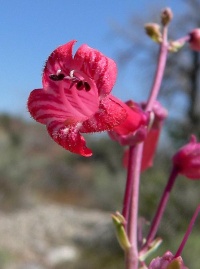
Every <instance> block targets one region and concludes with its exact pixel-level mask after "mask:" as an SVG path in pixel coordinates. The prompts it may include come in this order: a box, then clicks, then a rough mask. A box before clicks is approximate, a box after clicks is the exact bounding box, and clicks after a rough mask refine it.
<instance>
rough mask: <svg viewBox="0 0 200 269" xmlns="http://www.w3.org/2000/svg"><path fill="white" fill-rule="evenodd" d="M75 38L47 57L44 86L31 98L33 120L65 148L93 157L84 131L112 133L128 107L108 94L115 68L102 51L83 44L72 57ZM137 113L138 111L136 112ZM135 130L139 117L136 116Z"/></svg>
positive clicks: (33, 92) (113, 80)
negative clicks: (110, 131) (44, 126)
mask: <svg viewBox="0 0 200 269" xmlns="http://www.w3.org/2000/svg"><path fill="white" fill-rule="evenodd" d="M74 43H75V41H74V40H72V41H70V42H68V43H66V44H65V45H63V46H60V47H58V48H57V49H56V50H54V51H53V52H52V54H51V55H50V56H49V58H48V60H47V62H46V65H45V68H44V72H43V78H42V83H43V88H42V89H36V90H33V91H32V92H31V94H30V96H29V99H28V109H29V112H30V114H31V115H32V117H33V118H34V119H35V120H36V121H38V122H40V123H42V124H45V125H46V126H47V130H48V132H49V134H50V136H51V137H52V138H53V139H54V140H55V141H56V142H57V143H58V144H60V145H61V146H63V147H64V148H65V149H67V150H69V151H71V152H74V153H78V154H81V155H83V156H91V155H92V151H91V150H90V149H88V148H87V147H86V143H85V140H84V138H83V136H81V134H80V133H92V132H99V131H104V130H111V129H112V128H114V127H115V126H118V125H119V124H120V123H121V122H122V121H123V120H124V119H125V118H127V117H128V113H127V106H126V105H125V104H124V103H123V102H121V101H120V100H119V99H117V98H115V97H114V96H112V95H111V94H110V92H111V90H112V88H113V85H114V83H115V80H116V74H117V68H116V64H115V62H114V61H113V60H111V59H110V58H108V57H106V56H104V55H103V54H102V53H100V52H99V51H97V50H95V49H92V48H90V47H88V46H87V45H82V46H81V47H80V48H79V49H78V50H77V52H76V54H75V55H74V57H73V56H72V48H73V45H74ZM135 115H137V113H135ZM132 121H133V122H134V126H135V128H137V126H138V125H139V123H140V121H141V116H140V115H139V116H138V117H137V118H135V119H134V118H132Z"/></svg>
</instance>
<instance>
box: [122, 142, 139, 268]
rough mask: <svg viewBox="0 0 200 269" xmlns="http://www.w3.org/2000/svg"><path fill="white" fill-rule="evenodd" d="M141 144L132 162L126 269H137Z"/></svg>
mask: <svg viewBox="0 0 200 269" xmlns="http://www.w3.org/2000/svg"><path fill="white" fill-rule="evenodd" d="M142 151H143V143H140V144H138V145H137V146H136V147H135V152H134V153H135V154H134V158H133V162H132V175H131V176H132V180H133V185H132V193H131V194H132V196H131V199H130V209H131V210H130V212H129V222H128V237H129V241H130V243H131V248H130V249H129V251H128V253H127V256H126V264H127V267H126V268H127V269H137V268H138V244H137V227H138V225H137V223H138V198H139V187H140V171H141V160H142ZM133 168H134V169H133Z"/></svg>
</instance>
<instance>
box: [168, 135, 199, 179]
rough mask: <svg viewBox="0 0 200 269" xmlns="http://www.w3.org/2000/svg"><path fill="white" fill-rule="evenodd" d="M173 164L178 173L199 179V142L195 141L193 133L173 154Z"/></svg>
mask: <svg viewBox="0 0 200 269" xmlns="http://www.w3.org/2000/svg"><path fill="white" fill-rule="evenodd" d="M173 164H174V166H175V168H176V169H177V171H178V172H179V173H180V174H182V175H184V176H186V177H188V178H190V179H200V143H197V139H196V137H195V136H194V135H192V136H191V138H190V142H189V143H188V144H186V145H185V146H183V147H182V148H180V149H179V151H178V152H177V153H176V154H175V155H174V157H173Z"/></svg>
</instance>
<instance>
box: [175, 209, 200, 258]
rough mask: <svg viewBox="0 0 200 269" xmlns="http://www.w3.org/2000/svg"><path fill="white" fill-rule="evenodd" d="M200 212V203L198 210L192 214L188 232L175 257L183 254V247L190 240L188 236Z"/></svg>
mask: <svg viewBox="0 0 200 269" xmlns="http://www.w3.org/2000/svg"><path fill="white" fill-rule="evenodd" d="M199 212H200V205H198V206H197V208H196V210H195V212H194V215H193V216H192V219H191V221H190V224H189V226H188V228H187V231H186V233H185V235H184V237H183V240H182V242H181V244H180V247H179V248H178V250H177V252H176V254H175V256H174V259H175V258H177V257H178V256H180V255H181V253H182V251H183V248H184V246H185V244H186V242H187V240H188V237H189V235H190V233H191V231H192V228H193V225H194V223H195V221H196V218H197V216H198V214H199Z"/></svg>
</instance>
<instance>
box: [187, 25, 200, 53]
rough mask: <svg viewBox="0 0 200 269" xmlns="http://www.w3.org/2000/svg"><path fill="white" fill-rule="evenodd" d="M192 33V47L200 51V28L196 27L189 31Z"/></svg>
mask: <svg viewBox="0 0 200 269" xmlns="http://www.w3.org/2000/svg"><path fill="white" fill-rule="evenodd" d="M189 35H190V40H189V44H190V48H191V49H193V50H196V51H200V28H196V29H194V30H193V31H192V32H190V33H189Z"/></svg>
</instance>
